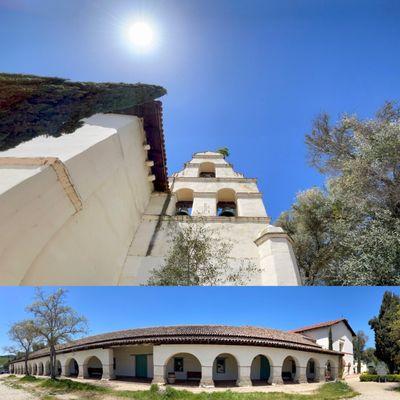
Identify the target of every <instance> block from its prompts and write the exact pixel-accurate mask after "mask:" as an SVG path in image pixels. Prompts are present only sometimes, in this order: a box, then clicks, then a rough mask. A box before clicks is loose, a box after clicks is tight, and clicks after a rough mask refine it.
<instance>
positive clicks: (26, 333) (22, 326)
mask: <svg viewBox="0 0 400 400" xmlns="http://www.w3.org/2000/svg"><path fill="white" fill-rule="evenodd" d="M8 337H9V338H10V340H11V341H13V342H14V343H15V346H14V347H8V348H7V351H8V352H10V353H12V354H15V355H21V354H23V356H24V364H25V374H26V375H29V374H30V373H29V370H28V359H29V355H30V353H31V352H32V351H33V348H34V346H35V342H36V341H37V339H38V334H37V331H36V327H35V324H34V322H33V321H32V320H30V319H27V320H24V321H20V322H16V323H15V324H14V325H12V326H11V328H10V330H9V331H8Z"/></svg>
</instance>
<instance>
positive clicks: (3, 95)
mask: <svg viewBox="0 0 400 400" xmlns="http://www.w3.org/2000/svg"><path fill="white" fill-rule="evenodd" d="M165 93H166V90H165V89H164V88H162V87H161V86H155V85H145V84H142V83H137V84H125V83H92V82H71V81H68V80H66V79H61V78H51V77H40V76H34V75H19V74H4V73H3V74H0V150H7V149H9V148H11V147H14V146H16V145H18V144H19V143H22V142H24V141H27V140H30V139H32V138H34V137H37V136H41V135H48V136H60V135H61V134H63V133H72V132H74V131H75V130H76V129H77V128H79V127H80V126H81V125H82V121H81V120H82V118H87V117H90V116H91V115H93V114H95V113H106V112H112V111H117V110H122V109H125V108H128V107H132V106H135V105H137V104H142V103H145V102H148V101H152V100H154V99H156V98H159V97H160V96H163V95H164V94H165Z"/></svg>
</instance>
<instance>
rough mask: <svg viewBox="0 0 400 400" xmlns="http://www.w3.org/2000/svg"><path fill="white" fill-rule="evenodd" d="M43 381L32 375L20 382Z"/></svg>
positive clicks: (21, 379) (26, 376) (24, 377)
mask: <svg viewBox="0 0 400 400" xmlns="http://www.w3.org/2000/svg"><path fill="white" fill-rule="evenodd" d="M39 380H41V379H38V378H36V377H35V376H32V375H25V376H23V377H22V378H20V379H19V381H20V382H37V381H39Z"/></svg>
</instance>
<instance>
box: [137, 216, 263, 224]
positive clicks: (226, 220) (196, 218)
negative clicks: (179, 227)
mask: <svg viewBox="0 0 400 400" xmlns="http://www.w3.org/2000/svg"><path fill="white" fill-rule="evenodd" d="M159 218H160V216H159V215H156V214H144V215H143V220H147V221H157V220H158V219H159ZM161 219H162V220H163V221H175V222H200V223H209V222H217V223H260V224H269V222H270V218H269V217H218V216H187V215H164V216H162V217H161Z"/></svg>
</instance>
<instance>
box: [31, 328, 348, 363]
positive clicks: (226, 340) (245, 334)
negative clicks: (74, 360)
mask: <svg viewBox="0 0 400 400" xmlns="http://www.w3.org/2000/svg"><path fill="white" fill-rule="evenodd" d="M143 343H147V344H164V343H170V344H173V343H212V344H241V345H253V346H270V347H284V348H292V349H298V350H308V351H313V352H318V353H333V354H340V353H338V352H335V351H330V350H326V349H323V348H322V347H321V346H320V345H318V344H317V343H316V341H315V340H313V339H311V338H308V337H306V336H304V335H302V334H298V333H291V332H286V331H281V330H277V329H269V328H259V327H253V326H226V325H179V326H162V327H151V328H138V329H128V330H123V331H116V332H110V333H104V334H101V335H95V336H89V337H86V338H83V339H79V340H75V341H72V342H70V343H67V344H64V345H60V346H58V347H57V352H58V353H66V352H69V351H79V350H84V349H90V348H96V347H112V346H119V345H129V344H143ZM47 354H48V349H42V350H39V351H36V352H34V353H32V354H31V357H30V358H39V357H43V356H45V355H47Z"/></svg>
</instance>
